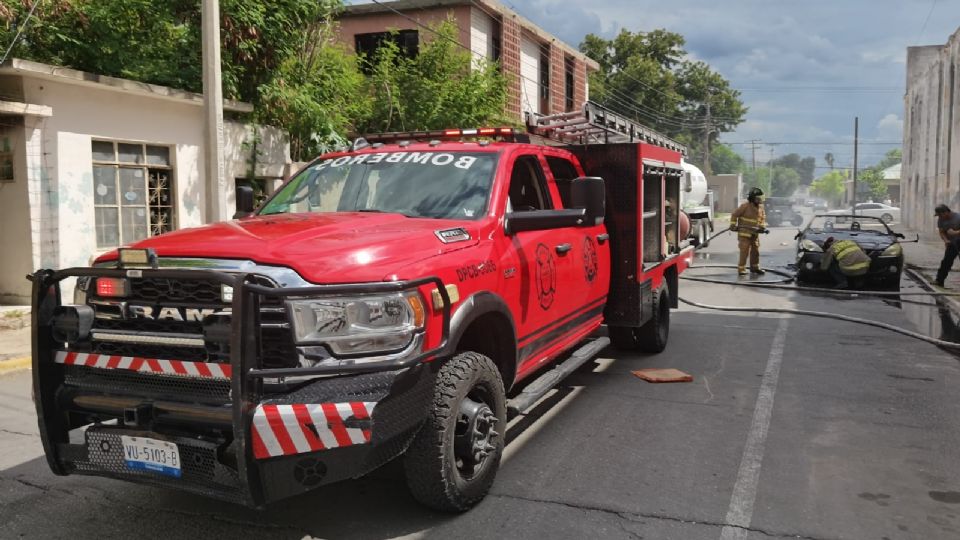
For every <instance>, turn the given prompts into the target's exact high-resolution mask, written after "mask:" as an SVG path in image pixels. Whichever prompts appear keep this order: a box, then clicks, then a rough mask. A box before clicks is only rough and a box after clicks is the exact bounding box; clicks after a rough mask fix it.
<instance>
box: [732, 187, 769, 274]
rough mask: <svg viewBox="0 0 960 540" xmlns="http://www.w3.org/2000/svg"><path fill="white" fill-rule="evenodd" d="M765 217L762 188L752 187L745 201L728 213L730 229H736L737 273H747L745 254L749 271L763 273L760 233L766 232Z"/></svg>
mask: <svg viewBox="0 0 960 540" xmlns="http://www.w3.org/2000/svg"><path fill="white" fill-rule="evenodd" d="M766 227H767V217H766V214H765V213H764V211H763V190H761V189H760V188H757V187H755V188H752V189H751V190H750V192H749V193H747V202H745V203H743V204H741V205H740V207H739V208H737V209H736V210H734V211H733V214H730V230H732V231H737V240H738V244H739V246H740V261H739V263H738V264H737V274H739V275H741V276H744V275H746V274H747V256H748V255H749V256H750V272H751V273H753V274H764V273H765V272H764V271H763V269H762V268H760V233H762V232H766Z"/></svg>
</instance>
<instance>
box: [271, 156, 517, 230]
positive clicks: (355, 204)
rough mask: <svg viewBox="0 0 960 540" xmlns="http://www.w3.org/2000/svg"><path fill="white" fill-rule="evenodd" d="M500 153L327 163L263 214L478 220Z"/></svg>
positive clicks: (279, 195) (301, 179)
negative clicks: (361, 214)
mask: <svg viewBox="0 0 960 540" xmlns="http://www.w3.org/2000/svg"><path fill="white" fill-rule="evenodd" d="M497 157H498V156H497V154H494V153H489V152H488V153H481V152H473V153H470V152H381V153H365V154H354V155H347V156H342V157H338V158H333V159H326V160H323V161H320V162H318V163H315V164H313V165H311V166H310V167H308V168H307V169H305V170H303V171H302V172H301V173H300V174H299V175H297V177H296V178H294V179H293V180H291V181H290V182H289V183H288V184H287V185H286V186H284V187H283V189H282V190H280V192H279V193H277V194H276V196H274V197H273V198H272V199H271V200H270V201H269V202H268V203H267V204H266V205H265V206H264V207H263V209H262V210H261V211H260V214H261V215H266V214H284V213H299V212H387V213H397V214H403V215H405V216H408V217H420V218H435V219H478V218H479V217H480V216H482V215H483V214H484V212H486V209H487V200H488V199H489V195H490V187H491V184H492V182H493V172H494V169H495V167H496V163H497Z"/></svg>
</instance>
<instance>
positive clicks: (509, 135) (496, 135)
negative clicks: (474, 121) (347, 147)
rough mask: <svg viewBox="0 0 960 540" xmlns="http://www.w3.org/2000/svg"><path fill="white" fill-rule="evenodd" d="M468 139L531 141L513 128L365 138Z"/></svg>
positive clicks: (388, 134) (386, 140) (371, 141)
mask: <svg viewBox="0 0 960 540" xmlns="http://www.w3.org/2000/svg"><path fill="white" fill-rule="evenodd" d="M468 137H488V138H491V139H497V140H501V141H508V142H527V141H529V138H528V137H526V132H525V131H523V130H520V129H517V128H512V127H485V128H473V129H441V130H436V131H394V132H389V133H369V134H366V135H364V136H363V138H364V139H366V141H367V142H370V143H375V142H381V143H388V142H395V141H411V140H458V139H463V138H468Z"/></svg>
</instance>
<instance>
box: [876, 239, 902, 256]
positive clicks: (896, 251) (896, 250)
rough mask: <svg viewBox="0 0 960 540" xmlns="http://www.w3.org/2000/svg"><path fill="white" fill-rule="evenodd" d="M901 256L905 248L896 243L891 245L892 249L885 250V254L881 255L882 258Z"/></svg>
mask: <svg viewBox="0 0 960 540" xmlns="http://www.w3.org/2000/svg"><path fill="white" fill-rule="evenodd" d="M900 255H903V247H901V246H900V244H898V243H896V242H894V243H893V244H890V247H888V248H887V249H885V250H883V253H881V254H880V256H881V257H899V256H900Z"/></svg>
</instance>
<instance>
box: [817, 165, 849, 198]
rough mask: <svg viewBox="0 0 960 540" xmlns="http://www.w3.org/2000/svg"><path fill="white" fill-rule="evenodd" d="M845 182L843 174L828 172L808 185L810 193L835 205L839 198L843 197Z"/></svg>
mask: <svg viewBox="0 0 960 540" xmlns="http://www.w3.org/2000/svg"><path fill="white" fill-rule="evenodd" d="M846 180H847V176H846V174H845V173H843V172H841V171H830V172H828V173H827V174H825V175H823V176H821V177H820V178H817V179H816V180H814V181H813V183H812V184H810V192H811V193H813V194H814V195H816V196H818V197H822V198H824V199H826V200H828V201H830V202H831V204H834V205H836V204H838V203H839V202H840V198H841V197H843V193H844V191H845V189H846V184H845V182H846Z"/></svg>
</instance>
